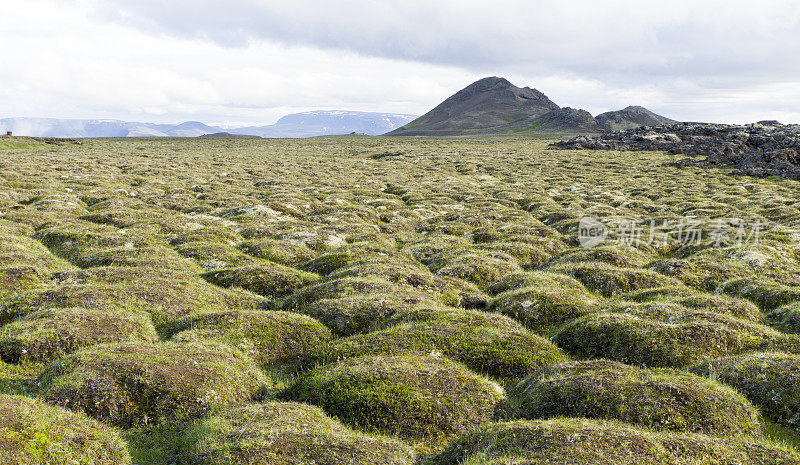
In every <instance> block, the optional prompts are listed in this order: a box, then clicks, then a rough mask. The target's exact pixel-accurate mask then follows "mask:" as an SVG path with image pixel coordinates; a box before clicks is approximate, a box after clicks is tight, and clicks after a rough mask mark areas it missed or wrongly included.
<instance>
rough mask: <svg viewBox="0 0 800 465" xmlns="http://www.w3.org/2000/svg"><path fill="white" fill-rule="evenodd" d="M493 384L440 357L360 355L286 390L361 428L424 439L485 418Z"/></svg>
mask: <svg viewBox="0 0 800 465" xmlns="http://www.w3.org/2000/svg"><path fill="white" fill-rule="evenodd" d="M502 396H503V390H502V388H500V387H499V386H497V385H496V384H493V383H491V382H489V381H487V380H486V379H484V378H481V377H480V376H477V375H475V374H473V373H471V372H469V371H467V370H466V369H464V368H463V367H462V366H461V365H458V364H456V363H455V362H452V361H450V360H449V359H447V358H444V357H429V356H423V357H421V356H414V355H412V356H396V357H386V356H382V357H358V358H349V359H345V360H343V361H341V362H339V363H336V364H334V365H328V366H324V367H320V368H317V369H315V370H313V371H311V372H309V373H308V374H307V375H305V376H303V377H302V378H300V380H298V382H297V383H296V384H294V385H293V386H292V387H290V388H289V389H288V390H287V391H286V392H285V394H284V397H285V398H287V399H289V400H297V401H301V402H309V403H312V404H316V405H319V406H321V407H322V408H323V409H325V411H326V412H328V413H329V414H331V415H333V416H335V417H337V418H339V419H341V420H342V421H344V422H345V423H347V424H349V425H351V426H354V427H357V428H359V429H363V430H367V431H374V432H384V433H388V434H395V435H398V436H400V437H404V438H409V439H416V440H426V439H431V438H437V437H442V436H444V435H449V434H455V433H459V432H463V431H465V430H466V429H468V428H469V427H471V426H473V425H475V424H476V423H480V422H483V421H488V420H489V419H491V418H492V416H493V414H494V409H495V407H496V405H497V404H498V402H499V401H500V400H501V398H502Z"/></svg>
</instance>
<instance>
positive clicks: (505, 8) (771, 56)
mask: <svg viewBox="0 0 800 465" xmlns="http://www.w3.org/2000/svg"><path fill="white" fill-rule="evenodd" d="M643 5H644V6H643ZM95 11H96V12H97V14H102V15H106V16H108V17H114V18H116V19H117V20H121V21H125V22H127V23H128V24H130V25H134V26H136V27H140V28H146V29H150V30H158V31H161V32H163V33H167V34H174V35H178V36H184V37H192V38H198V37H200V38H205V39H208V40H212V41H214V42H217V43H219V44H222V45H225V46H232V47H235V46H246V45H247V44H248V43H249V42H250V41H257V40H271V41H277V42H282V43H286V44H292V45H297V44H304V45H309V46H313V47H321V48H333V49H343V50H349V51H353V52H357V53H360V54H364V55H370V56H379V57H387V58H395V59H402V60H414V61H421V62H427V63H435V64H442V65H455V66H459V67H463V68H465V69H469V70H472V71H478V72H480V71H489V70H496V69H501V70H511V69H513V70H515V71H517V72H520V73H527V74H547V73H572V74H574V75H578V76H590V77H592V78H599V79H607V80H613V81H615V82H617V83H624V82H625V81H628V80H631V81H637V82H641V80H642V79H654V80H658V79H670V78H674V77H681V76H692V77H698V78H721V79H722V78H726V77H729V76H731V75H734V74H735V75H736V76H737V77H738V78H739V79H751V80H753V81H756V82H758V81H763V80H764V79H776V78H790V77H791V78H794V77H796V76H797V74H798V72H800V58H798V57H800V40H799V39H800V10H798V9H797V8H796V6H795V5H793V4H792V2H788V1H766V2H760V3H756V2H730V1H717V0H714V1H705V2H702V1H701V2H698V1H685V0H678V1H670V2H633V1H616V2H597V1H572V2H563V1H562V2H556V1H509V0H495V1H492V2H485V1H481V2H476V1H472V0H461V1H454V0H442V1H430V0H406V1H391V2H387V1H356V0H341V1H325V0H322V1H312V0H295V1H291V2H290V1H274V0H262V1H257V0H252V1H245V0H233V1H230V0H229V1H223V0H201V1H187V0H172V1H170V2H162V1H160V0H137V1H126V0H110V1H105V2H102V3H95Z"/></svg>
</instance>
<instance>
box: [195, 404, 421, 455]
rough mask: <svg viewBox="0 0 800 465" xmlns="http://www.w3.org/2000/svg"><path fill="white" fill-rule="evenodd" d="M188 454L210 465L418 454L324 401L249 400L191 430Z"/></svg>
mask: <svg viewBox="0 0 800 465" xmlns="http://www.w3.org/2000/svg"><path fill="white" fill-rule="evenodd" d="M186 436H187V437H193V438H196V439H197V440H196V441H195V442H194V443H193V444H191V446H190V448H189V450H188V452H187V454H186V456H187V458H188V460H189V461H191V462H192V463H203V464H207V465H228V464H233V463H237V464H247V465H378V464H381V465H413V464H414V463H416V459H417V454H416V453H415V452H414V451H413V450H412V449H411V448H410V447H409V446H407V445H405V444H403V443H402V442H400V441H398V440H396V439H390V438H388V437H382V436H373V435H367V434H364V433H359V432H355V431H353V430H352V429H350V428H348V427H346V426H344V425H342V424H341V423H339V422H337V421H336V420H333V419H331V418H330V417H328V416H326V415H325V412H323V411H322V409H320V408H319V407H314V406H311V405H307V404H299V403H294V402H267V403H263V404H245V405H241V406H236V407H232V408H228V409H222V410H221V411H220V412H218V413H214V414H212V415H209V416H207V417H205V418H203V419H202V420H200V421H199V422H197V423H196V424H194V425H193V426H192V427H191V428H190V429H189V430H188V431H186Z"/></svg>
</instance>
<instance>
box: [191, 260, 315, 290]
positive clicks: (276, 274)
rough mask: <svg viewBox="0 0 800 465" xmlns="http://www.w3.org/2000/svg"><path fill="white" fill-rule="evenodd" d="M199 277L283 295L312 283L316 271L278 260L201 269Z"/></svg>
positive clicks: (224, 284)
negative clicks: (218, 268)
mask: <svg viewBox="0 0 800 465" xmlns="http://www.w3.org/2000/svg"><path fill="white" fill-rule="evenodd" d="M203 278H205V279H206V280H207V281H208V282H210V283H212V284H216V285H217V286H222V287H234V286H236V287H241V288H242V289H246V290H248V291H251V292H254V293H256V294H259V295H263V296H265V297H273V298H277V297H283V296H285V295H288V294H291V293H293V292H295V291H297V290H299V289H301V288H303V287H305V286H308V285H311V284H314V283H315V282H317V281H318V280H319V275H317V274H314V273H308V272H304V271H300V270H297V269H295V268H291V267H288V266H284V265H281V264H278V263H269V262H261V263H259V264H256V265H249V266H245V267H241V268H230V269H224V270H217V271H209V272H206V273H203Z"/></svg>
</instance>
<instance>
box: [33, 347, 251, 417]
mask: <svg viewBox="0 0 800 465" xmlns="http://www.w3.org/2000/svg"><path fill="white" fill-rule="evenodd" d="M265 382H266V380H265V378H264V375H263V374H262V373H261V371H260V370H259V369H258V367H257V366H256V365H254V364H253V362H252V361H251V360H250V359H249V358H246V357H245V356H243V355H242V354H241V353H240V352H237V351H234V350H233V349H229V348H227V347H225V346H219V345H217V346H213V345H201V344H178V343H171V342H166V343H158V344H144V343H136V344H132V343H125V344H101V345H96V346H93V347H90V348H88V349H83V350H80V351H78V352H75V353H74V354H72V355H69V356H67V357H65V358H63V359H61V360H60V361H59V362H57V363H55V364H52V365H50V366H49V367H47V368H46V369H45V370H44V371H42V373H41V374H40V375H39V377H38V379H37V385H38V386H39V390H40V395H41V397H42V398H44V399H45V400H46V401H47V402H48V403H51V404H54V405H60V406H64V407H67V408H70V409H73V410H79V411H83V412H84V413H86V414H87V415H89V416H91V417H93V418H95V419H98V420H101V421H103V422H106V423H112V424H115V425H119V426H123V427H129V426H132V425H136V424H146V423H150V422H160V421H164V420H168V419H172V418H181V417H186V416H187V415H193V414H196V413H197V412H199V411H203V410H205V409H208V408H213V407H218V406H220V405H225V404H230V403H235V402H242V401H245V400H249V399H251V398H253V397H255V396H256V395H257V394H258V393H259V391H260V389H262V388H263V387H264V386H265Z"/></svg>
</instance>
